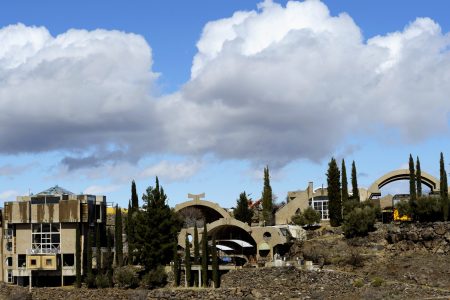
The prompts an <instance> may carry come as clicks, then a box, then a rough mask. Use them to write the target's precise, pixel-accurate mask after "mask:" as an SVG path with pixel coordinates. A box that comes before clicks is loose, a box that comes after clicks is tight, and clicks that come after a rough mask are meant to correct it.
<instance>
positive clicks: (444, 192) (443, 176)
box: [440, 152, 449, 221]
mask: <svg viewBox="0 0 450 300" xmlns="http://www.w3.org/2000/svg"><path fill="white" fill-rule="evenodd" d="M440 190H441V191H440V193H441V207H442V216H443V218H444V221H447V220H448V213H449V211H448V210H449V205H448V182H447V172H446V171H445V164H444V154H442V152H441V159H440Z"/></svg>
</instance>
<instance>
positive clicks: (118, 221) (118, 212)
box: [115, 205, 123, 267]
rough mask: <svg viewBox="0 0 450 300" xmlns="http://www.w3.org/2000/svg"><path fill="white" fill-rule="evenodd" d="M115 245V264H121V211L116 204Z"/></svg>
mask: <svg viewBox="0 0 450 300" xmlns="http://www.w3.org/2000/svg"><path fill="white" fill-rule="evenodd" d="M115 229H116V230H115V246H116V265H117V266H118V267H121V266H122V265H123V241H122V211H121V209H120V208H119V206H118V205H116V228H115Z"/></svg>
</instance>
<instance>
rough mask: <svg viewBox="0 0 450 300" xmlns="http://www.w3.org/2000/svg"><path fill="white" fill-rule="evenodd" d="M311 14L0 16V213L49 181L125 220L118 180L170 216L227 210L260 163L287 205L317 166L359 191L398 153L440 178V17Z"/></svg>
mask: <svg viewBox="0 0 450 300" xmlns="http://www.w3.org/2000/svg"><path fill="white" fill-rule="evenodd" d="M309 2H310V3H312V4H311V5H309V6H308V7H306V6H296V5H294V4H298V3H296V2H295V3H294V2H291V3H290V6H289V5H288V7H286V3H287V1H281V2H275V4H274V3H272V4H270V3H269V2H266V3H265V4H264V5H263V4H262V3H259V2H258V1H237V0H232V1H230V0H218V1H135V2H130V1H129V2H126V3H125V2H119V1H95V2H94V3H92V1H90V2H89V1H76V2H75V1H74V2H71V3H68V2H65V3H62V2H60V1H46V2H45V3H44V4H43V3H37V2H33V3H30V2H28V1H14V2H8V3H2V4H0V32H1V33H0V40H1V41H3V44H4V45H5V44H6V45H7V47H4V48H6V50H5V51H2V50H1V49H0V107H1V109H2V111H3V112H4V113H3V115H2V117H0V139H1V140H2V141H3V142H2V144H1V148H2V151H1V154H0V198H1V199H0V201H5V200H11V199H14V197H15V196H16V195H17V194H24V193H28V192H29V191H31V192H34V193H36V192H39V191H41V190H44V189H46V188H48V187H49V186H52V185H55V184H58V185H61V186H63V187H65V188H67V189H69V190H71V191H73V192H76V193H78V192H98V193H104V194H106V195H107V196H108V199H109V201H114V202H117V203H119V204H120V205H126V203H127V201H128V199H129V190H130V180H131V179H132V178H136V180H137V184H138V190H139V193H142V192H143V191H144V189H145V187H147V186H148V185H152V184H153V183H154V175H159V176H160V180H161V182H162V184H163V186H164V187H165V189H166V191H167V193H168V195H169V198H170V204H171V205H174V204H176V203H179V202H182V201H183V200H185V198H186V195H187V193H201V192H206V195H207V198H208V199H210V200H213V201H215V202H218V203H220V204H222V205H224V206H226V207H231V206H233V205H234V203H235V200H236V198H237V197H238V195H239V193H240V192H241V191H243V190H245V191H247V192H248V193H251V196H252V197H253V198H258V197H259V196H260V194H261V190H262V180H261V176H262V168H263V166H264V165H266V164H268V165H269V167H270V168H271V170H272V187H273V189H274V192H275V194H276V195H277V196H278V198H279V199H280V200H284V198H285V197H286V193H287V191H291V190H297V189H303V188H305V187H306V186H307V183H308V181H314V183H315V185H316V186H320V185H322V184H326V177H325V172H326V165H327V163H328V160H329V158H330V157H331V156H335V157H337V158H339V159H341V158H343V157H345V159H346V161H347V168H348V169H349V168H350V163H351V161H352V160H355V161H356V163H357V167H358V171H359V173H360V177H359V182H360V185H361V186H368V185H370V184H371V182H373V181H374V180H375V179H376V178H378V177H380V176H381V175H383V174H384V173H386V172H388V171H390V170H393V169H396V168H399V167H402V166H404V165H405V164H406V163H407V159H408V156H409V153H412V154H413V155H414V156H416V155H417V156H419V157H420V159H421V164H422V169H423V170H425V171H427V172H429V173H431V174H433V175H435V176H437V175H438V174H439V170H438V161H439V153H440V151H443V152H444V155H445V156H446V157H448V155H450V153H449V152H448V151H447V149H449V146H450V145H449V144H450V143H449V132H448V113H449V111H450V107H449V104H448V103H450V102H449V101H448V100H447V99H446V98H445V95H448V94H449V93H446V92H447V91H448V89H449V87H450V85H449V84H448V83H449V81H450V79H449V78H450V75H449V71H448V70H449V68H446V66H447V65H448V64H449V65H450V63H449V61H450V59H449V45H450V42H449V36H448V34H447V32H448V31H449V29H450V28H449V27H450V23H449V20H448V18H446V16H445V12H447V11H448V8H449V7H448V6H449V4H448V3H447V2H446V1H432V2H428V3H426V2H424V1H395V2H394V3H393V2H392V1H364V2H362V1H323V2H322V3H321V2H318V1H309ZM258 3H259V4H258ZM276 3H279V4H280V5H281V6H277V5H276ZM258 5H259V6H258ZM327 8H328V9H329V14H328V13H327V12H326V9H327ZM237 11H243V12H247V13H243V14H244V15H245V18H244V17H243V19H239V16H238V14H235V13H236V12H237ZM250 11H253V15H251V13H248V12H250ZM341 13H346V14H347V15H348V17H345V16H342V15H341V16H340V14H341ZM312 14H317V15H314V17H311V18H310V19H309V17H310V16H312ZM289 17H292V18H293V19H292V20H291V19H289ZM418 17H426V18H429V19H421V20H422V21H416V18H418ZM315 19H317V22H316V21H315ZM227 20H228V21H233V22H236V23H238V25H239V26H237V27H239V29H238V31H236V32H234V33H233V34H234V35H235V37H234V38H230V37H229V36H228V37H226V35H225V34H224V32H230V31H227V30H231V29H230V28H232V27H230V26H229V25H227V24H225V23H226V21H227ZM283 20H290V21H289V22H287V21H286V22H284V21H283ZM299 20H300V21H299ZM302 20H307V21H305V22H303V21H302ZM349 20H351V21H349ZM208 22H211V23H210V24H212V25H213V26H211V27H210V28H213V29H212V30H210V31H209V33H208V34H206V33H207V31H206V28H207V27H205V26H206V24H207V23H208ZM296 22H297V23H296ZM18 23H22V24H23V25H24V26H17V25H16V24H18ZM324 24H325V25H324ZM10 25H13V26H12V27H11V26H10ZM8 26H9V27H8ZM33 26H36V27H33ZM37 27H38V28H37ZM237 27H236V28H237ZM73 29H76V30H75V31H74V30H73ZM96 29H103V31H101V32H98V31H95V30H96ZM80 30H86V31H80ZM358 30H359V32H360V34H361V36H358ZM266 32H270V34H266ZM393 32H397V34H390V33H393ZM2 34H3V35H2ZM58 35H59V37H61V38H60V39H57V38H56V37H57V36H58ZM375 36H379V38H375V39H373V38H374V37H375ZM1 37H3V40H2V39H1ZM359 40H361V41H360V42H359ZM105 41H106V42H105ZM197 43H199V44H198V45H200V46H199V48H198V47H197ZM219 44H220V47H219V48H217V47H218V45H219ZM30 45H31V46H30ZM399 45H400V46H399ZM30 49H31V50H30ZM150 49H151V50H150ZM150 51H151V52H150ZM309 55H311V57H309ZM305 57H306V58H305ZM194 58H197V60H196V61H194ZM193 66H194V67H193ZM282 66H284V67H285V69H286V70H285V71H284V69H283V70H282V71H280V68H281V67H282ZM294 66H295V67H294ZM194 69H197V70H199V71H193V70H194ZM258 70H259V71H258ZM266 71H267V73H266ZM191 72H193V73H191ZM340 74H343V75H342V76H340ZM284 75H285V76H286V77H284ZM281 77H282V78H281ZM294 79H295V80H294ZM374 86H375V88H374ZM2 90H3V91H2ZM131 99H132V100H131ZM331 108H332V109H331ZM334 112H338V115H337V116H334V115H333V114H332V113H334ZM68 120H70V121H68ZM430 128H432V130H430ZM397 189H398V187H395V186H394V187H392V190H393V191H397Z"/></svg>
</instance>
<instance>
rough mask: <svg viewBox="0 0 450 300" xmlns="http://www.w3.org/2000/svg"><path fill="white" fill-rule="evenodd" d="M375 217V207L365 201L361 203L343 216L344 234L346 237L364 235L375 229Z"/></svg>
mask: <svg viewBox="0 0 450 300" xmlns="http://www.w3.org/2000/svg"><path fill="white" fill-rule="evenodd" d="M376 218H377V208H376V207H374V206H373V205H372V204H369V203H367V202H364V203H361V204H360V205H358V206H357V207H355V208H353V210H352V211H351V212H349V213H348V214H347V215H346V216H345V217H344V224H343V225H342V230H343V231H344V235H345V236H346V237H347V238H352V237H355V236H366V235H367V234H368V233H369V232H371V231H374V230H375V222H376Z"/></svg>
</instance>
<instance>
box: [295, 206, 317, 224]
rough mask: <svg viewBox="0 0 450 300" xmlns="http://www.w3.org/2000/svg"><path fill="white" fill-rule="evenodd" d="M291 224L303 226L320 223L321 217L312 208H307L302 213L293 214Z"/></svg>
mask: <svg viewBox="0 0 450 300" xmlns="http://www.w3.org/2000/svg"><path fill="white" fill-rule="evenodd" d="M291 220H292V222H293V223H294V224H296V225H300V226H304V225H313V224H317V223H320V220H321V215H320V212H318V211H317V210H315V209H314V208H312V207H308V208H307V209H305V210H304V211H303V213H302V212H300V213H298V214H295V215H294V216H293V217H292V219H291Z"/></svg>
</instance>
